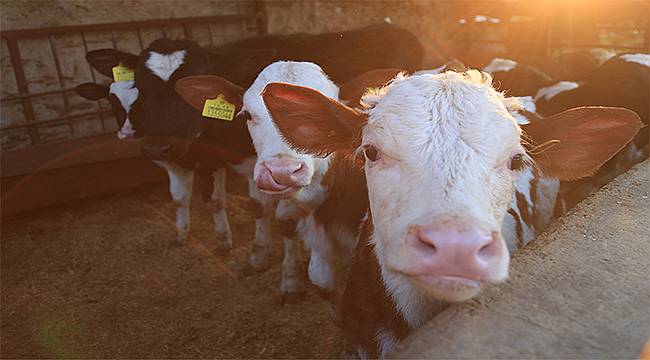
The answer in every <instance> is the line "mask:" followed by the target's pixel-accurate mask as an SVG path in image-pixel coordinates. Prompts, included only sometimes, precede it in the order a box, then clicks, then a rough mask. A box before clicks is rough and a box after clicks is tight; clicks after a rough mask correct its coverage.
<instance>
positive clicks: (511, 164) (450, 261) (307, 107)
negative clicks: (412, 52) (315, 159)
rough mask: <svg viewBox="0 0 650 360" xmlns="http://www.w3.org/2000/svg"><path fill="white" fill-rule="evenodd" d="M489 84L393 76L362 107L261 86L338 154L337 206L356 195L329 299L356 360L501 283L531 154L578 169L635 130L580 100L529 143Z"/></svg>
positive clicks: (300, 136) (540, 167) (454, 76)
mask: <svg viewBox="0 0 650 360" xmlns="http://www.w3.org/2000/svg"><path fill="white" fill-rule="evenodd" d="M491 82H492V79H491V78H490V76H489V75H486V74H482V73H480V72H478V71H468V72H466V73H464V74H459V73H454V72H446V73H444V74H440V75H420V76H412V77H404V76H398V77H397V78H396V79H394V80H393V81H392V82H391V83H390V84H389V85H388V86H386V87H384V88H383V89H381V90H377V91H374V92H373V93H370V94H367V95H366V96H364V98H363V101H364V102H365V103H366V104H367V108H366V109H364V110H363V111H358V110H355V109H352V108H350V107H347V106H345V105H344V104H342V103H340V102H339V101H337V100H336V99H333V98H331V97H328V96H326V95H323V94H322V93H320V92H318V91H315V90H313V89H309V88H306V87H301V86H296V85H291V84H282V83H279V84H278V83H276V84H270V85H268V86H267V87H266V89H265V92H264V94H263V98H264V101H265V105H266V108H267V109H268V111H269V113H270V114H271V116H272V118H273V120H274V122H275V124H276V125H277V127H278V129H279V131H280V132H281V134H282V135H283V136H284V138H285V139H286V140H288V141H289V142H290V143H291V144H292V145H293V146H294V147H295V148H298V149H302V150H303V151H305V152H308V153H310V154H312V155H320V156H322V155H323V154H334V155H333V156H334V157H335V158H336V157H338V158H339V159H343V160H345V161H341V162H338V165H337V167H336V168H335V167H334V162H333V161H331V160H330V163H331V165H330V166H331V168H332V171H333V172H334V173H331V172H328V174H327V175H326V178H330V179H331V181H332V183H330V186H331V188H330V192H329V194H335V193H336V194H337V195H336V196H337V197H338V201H339V202H338V206H337V205H336V204H333V205H332V206H334V209H335V210H334V211H335V212H338V215H337V216H338V217H339V218H345V217H347V216H349V217H350V218H352V217H353V216H357V215H358V214H353V213H350V212H349V210H350V209H355V208H356V207H357V206H358V205H359V204H361V205H362V206H363V205H364V204H365V200H364V198H365V199H367V208H366V211H364V213H365V214H366V216H365V217H364V218H363V221H362V224H361V226H360V228H359V231H358V237H357V244H356V247H355V254H354V256H353V258H352V268H351V272H350V275H349V278H348V280H347V285H346V289H345V291H344V294H343V297H342V299H341V301H340V303H339V306H338V310H339V317H338V319H339V324H340V325H341V326H342V328H343V330H344V332H345V333H346V336H347V338H348V341H349V343H350V344H351V345H353V346H355V347H356V348H357V349H358V353H359V355H360V356H361V357H377V356H380V357H381V356H384V355H385V354H387V353H388V352H389V351H390V350H391V349H392V348H393V347H394V345H395V344H396V343H397V342H398V341H400V340H401V339H403V338H404V337H405V336H406V335H407V334H408V333H410V332H411V331H412V330H413V329H415V328H417V327H419V326H421V325H422V324H423V323H424V322H425V321H427V320H428V319H430V318H431V317H432V316H433V315H435V314H436V313H437V312H438V311H440V309H441V308H443V307H444V306H445V304H447V303H449V302H459V301H464V300H467V299H470V298H472V297H474V296H476V295H477V294H478V293H479V292H480V291H481V289H483V288H484V287H485V286H488V285H490V284H493V283H499V282H503V281H505V280H506V279H507V276H508V264H509V251H508V246H507V244H506V241H505V237H506V236H507V234H506V232H511V231H513V230H512V229H510V230H508V226H506V224H505V223H504V221H505V219H506V215H507V214H508V210H509V208H510V205H511V202H512V199H513V195H514V193H515V189H516V182H517V179H518V177H519V176H521V175H522V174H524V173H525V172H526V171H528V170H529V169H530V167H531V166H532V164H533V161H532V159H531V156H532V157H533V158H534V159H535V171H539V172H541V173H545V174H547V176H549V177H552V178H557V179H560V180H564V179H577V178H581V177H584V176H588V175H591V174H593V173H594V172H595V171H596V170H597V169H598V167H599V166H601V165H602V164H603V163H604V162H605V161H607V160H608V159H610V158H611V157H612V156H613V155H614V154H615V153H616V152H617V151H618V150H620V149H621V148H622V147H623V146H624V145H625V144H626V143H627V142H628V141H629V140H630V139H632V137H633V136H634V134H635V133H636V132H637V131H638V129H639V128H640V126H641V123H640V121H639V120H638V117H637V116H636V114H634V113H633V112H631V111H627V110H624V109H610V108H580V109H576V110H572V111H568V112H565V113H563V114H560V115H557V116H555V117H551V118H547V119H546V120H548V121H545V122H544V126H541V127H540V126H538V125H537V124H531V125H528V127H527V128H526V129H525V131H526V132H527V133H528V132H529V133H530V134H531V137H532V138H533V139H535V140H536V141H539V142H540V143H548V142H549V141H551V140H556V139H557V140H560V143H559V145H556V146H554V147H552V148H550V149H548V150H546V151H545V152H543V153H541V154H540V153H538V152H536V151H528V152H527V151H526V149H527V147H528V145H527V143H526V141H525V135H524V134H522V128H521V127H520V126H518V125H517V122H516V120H515V119H514V117H513V116H512V115H511V114H510V112H509V111H511V110H514V109H515V108H517V107H518V106H519V105H518V104H517V103H516V102H513V101H512V100H511V99H507V98H505V97H504V96H503V95H502V94H501V93H499V92H497V91H496V90H494V89H493V88H492V85H491ZM549 124H550V125H549ZM357 152H363V154H364V157H365V161H364V165H363V167H362V168H361V167H358V165H357V161H356V160H355V158H354V155H355V154H356V153H357ZM364 178H365V180H364ZM363 183H365V185H366V186H365V187H366V189H365V190H363V191H365V192H364V194H362V195H360V194H358V192H359V191H360V190H359V188H360V187H363V186H360V185H359V184H363ZM355 184H356V185H355ZM332 189H339V190H336V191H335V190H332ZM341 189H342V190H341ZM346 189H348V190H349V191H351V193H346ZM337 191H338V193H337ZM366 196H367V197H366ZM326 201H327V200H324V201H323V204H325V203H326ZM351 202H354V203H351ZM524 207H527V206H526V205H525V206H524Z"/></svg>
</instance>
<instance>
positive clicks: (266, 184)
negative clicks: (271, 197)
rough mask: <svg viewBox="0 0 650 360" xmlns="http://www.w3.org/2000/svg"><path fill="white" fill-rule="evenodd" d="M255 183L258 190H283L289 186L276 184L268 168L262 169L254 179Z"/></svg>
mask: <svg viewBox="0 0 650 360" xmlns="http://www.w3.org/2000/svg"><path fill="white" fill-rule="evenodd" d="M255 184H256V185H257V187H258V188H259V189H260V190H263V191H269V192H280V191H285V190H287V189H288V188H289V186H287V185H282V184H278V182H277V181H275V179H274V178H273V175H271V172H270V171H268V170H266V169H265V170H262V171H261V172H260V174H259V176H258V177H257V180H256V181H255Z"/></svg>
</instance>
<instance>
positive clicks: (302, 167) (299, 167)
mask: <svg viewBox="0 0 650 360" xmlns="http://www.w3.org/2000/svg"><path fill="white" fill-rule="evenodd" d="M304 168H305V163H300V165H299V166H298V167H297V168H296V170H294V171H293V174H297V173H299V172H301V171H302V170H303V169H304Z"/></svg>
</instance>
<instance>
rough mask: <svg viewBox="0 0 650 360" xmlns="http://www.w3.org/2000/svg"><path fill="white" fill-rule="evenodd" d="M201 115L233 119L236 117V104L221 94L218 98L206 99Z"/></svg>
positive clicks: (226, 119)
mask: <svg viewBox="0 0 650 360" xmlns="http://www.w3.org/2000/svg"><path fill="white" fill-rule="evenodd" d="M201 115H203V116H205V117H209V118H212V119H219V120H225V121H232V119H233V118H234V117H235V104H231V103H229V102H228V101H226V99H225V98H224V96H223V94H219V96H217V98H216V99H206V100H205V104H204V105H203V112H202V113H201Z"/></svg>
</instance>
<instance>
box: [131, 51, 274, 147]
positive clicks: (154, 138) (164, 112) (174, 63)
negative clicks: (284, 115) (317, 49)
mask: <svg viewBox="0 0 650 360" xmlns="http://www.w3.org/2000/svg"><path fill="white" fill-rule="evenodd" d="M251 53H252V54H253V55H250V54H251ZM251 53H239V54H238V55H237V56H235V55H233V56H231V58H229V59H228V61H226V62H224V58H223V55H222V54H213V53H211V52H210V51H208V50H207V49H204V48H202V47H200V46H199V45H197V44H196V43H194V42H192V41H189V40H178V39H177V40H170V39H160V40H156V41H154V42H153V43H151V45H150V46H149V47H148V48H147V49H145V50H144V51H143V53H142V54H141V55H140V63H139V64H138V67H137V69H136V73H135V81H136V86H137V87H138V89H139V90H140V98H141V101H142V102H143V104H142V107H143V111H144V124H145V125H144V127H145V138H144V141H143V151H144V153H145V154H146V155H147V156H149V157H150V158H152V159H178V158H181V157H183V156H184V155H185V154H186V153H187V151H188V150H189V148H190V145H192V144H193V143H195V141H197V139H199V142H200V139H201V138H202V135H204V134H208V133H210V134H212V135H215V134H216V135H218V134H219V133H222V132H224V131H226V130H227V129H228V128H229V127H230V126H231V124H229V123H227V122H225V121H220V120H217V121H215V120H214V119H209V118H206V117H203V116H202V115H201V112H200V110H199V111H197V109H195V108H193V107H192V106H190V105H188V103H186V102H185V101H183V99H181V97H179V95H178V94H177V92H176V91H175V84H176V82H177V81H178V80H179V79H181V78H183V77H187V76H193V75H206V74H219V75H222V76H224V77H226V78H231V77H236V78H239V77H245V76H244V75H242V74H251V73H252V74H256V73H257V72H258V71H259V70H260V68H261V65H260V64H266V63H268V61H269V60H268V58H265V57H264V56H259V55H260V52H251ZM261 54H262V55H266V56H267V57H272V56H274V54H275V52H274V51H268V52H261ZM249 55H250V56H249ZM226 65H227V66H229V67H227V68H226ZM214 137H215V136H212V137H211V140H215V139H214ZM217 137H218V136H217Z"/></svg>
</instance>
